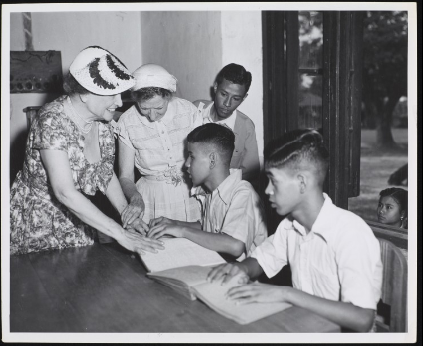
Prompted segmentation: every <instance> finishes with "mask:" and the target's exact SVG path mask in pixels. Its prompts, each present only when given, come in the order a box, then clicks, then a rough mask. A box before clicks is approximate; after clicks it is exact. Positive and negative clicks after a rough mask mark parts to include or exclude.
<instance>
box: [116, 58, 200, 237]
mask: <svg viewBox="0 0 423 346" xmlns="http://www.w3.org/2000/svg"><path fill="white" fill-rule="evenodd" d="M133 76H134V77H135V79H136V84H135V86H134V87H133V88H132V89H131V96H132V99H133V100H134V101H135V102H136V104H135V105H134V106H132V107H131V108H130V109H128V110H127V111H126V112H125V113H123V114H122V115H121V117H120V119H119V122H118V129H117V132H118V134H119V181H120V183H121V186H122V189H123V192H124V194H125V196H126V198H127V199H128V202H129V207H130V208H132V213H134V215H142V219H143V221H144V222H145V225H144V226H145V230H146V231H147V230H148V226H147V224H148V223H149V222H150V220H152V219H155V218H158V217H160V216H164V217H167V218H170V219H174V220H179V221H187V222H193V221H197V220H198V219H200V208H199V206H198V204H197V202H196V200H195V198H193V197H191V196H190V185H189V184H190V179H189V178H188V177H187V176H186V172H185V171H184V170H183V168H184V162H185V158H186V137H187V135H188V133H190V132H191V131H192V130H193V129H194V128H195V127H197V126H199V125H201V124H202V118H201V117H200V116H197V108H196V107H195V106H194V105H193V104H192V103H191V102H189V101H187V100H184V99H181V98H178V97H175V96H173V93H174V92H175V91H176V84H177V80H176V78H175V77H174V76H172V75H171V74H169V73H168V72H167V71H166V70H165V69H164V68H163V67H161V66H158V65H154V64H146V65H142V66H141V67H139V68H138V69H137V70H135V71H134V73H133ZM134 165H135V167H136V168H137V169H138V170H139V172H140V173H141V178H140V179H139V180H138V181H137V182H135V175H134Z"/></svg>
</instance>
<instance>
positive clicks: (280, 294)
mask: <svg viewBox="0 0 423 346" xmlns="http://www.w3.org/2000/svg"><path fill="white" fill-rule="evenodd" d="M290 289H292V287H288V286H274V285H266V284H260V283H254V284H250V285H244V286H237V287H232V288H231V289H229V290H228V292H227V293H226V298H227V299H229V300H232V301H234V302H235V303H236V304H250V303H274V302H285V301H286V294H287V293H288V291H289V290H290Z"/></svg>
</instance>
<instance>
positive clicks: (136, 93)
mask: <svg viewBox="0 0 423 346" xmlns="http://www.w3.org/2000/svg"><path fill="white" fill-rule="evenodd" d="M157 95H158V96H161V97H163V98H169V97H171V96H172V92H171V91H169V90H167V89H164V88H159V87H146V88H141V89H138V90H133V91H131V99H132V100H133V101H135V102H141V101H147V100H150V99H152V98H153V97H154V96H157Z"/></svg>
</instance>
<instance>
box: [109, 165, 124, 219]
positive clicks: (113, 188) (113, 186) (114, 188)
mask: <svg viewBox="0 0 423 346" xmlns="http://www.w3.org/2000/svg"><path fill="white" fill-rule="evenodd" d="M106 196H107V198H108V199H109V201H110V203H112V205H113V207H114V208H115V209H116V210H117V211H118V212H119V214H122V212H123V210H124V209H125V208H126V207H127V205H128V202H127V201H126V198H125V195H124V193H123V191H122V187H121V185H120V184H119V180H118V179H117V177H116V175H115V174H114V173H113V177H112V180H111V181H110V183H109V186H108V187H107V191H106Z"/></svg>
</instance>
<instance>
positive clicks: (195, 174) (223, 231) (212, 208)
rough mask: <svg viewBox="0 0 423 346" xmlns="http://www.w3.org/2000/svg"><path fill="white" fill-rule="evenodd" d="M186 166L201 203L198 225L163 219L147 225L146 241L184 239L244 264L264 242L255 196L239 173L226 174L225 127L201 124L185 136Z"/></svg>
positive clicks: (228, 138) (230, 143)
mask: <svg viewBox="0 0 423 346" xmlns="http://www.w3.org/2000/svg"><path fill="white" fill-rule="evenodd" d="M187 142H188V158H187V160H186V162H185V166H186V167H187V170H188V173H189V174H190V177H191V179H192V183H193V186H194V187H193V189H192V192H191V193H192V194H193V195H195V196H196V198H197V199H198V200H199V202H200V203H201V209H202V220H201V221H200V222H182V221H176V220H170V219H167V218H164V217H160V218H157V219H154V220H152V221H151V222H150V230H149V232H148V237H151V238H154V239H158V238H160V237H161V236H163V235H171V236H174V237H181V238H187V239H189V240H191V241H193V242H195V243H197V244H199V245H201V246H204V247H205V248H208V249H210V250H214V251H217V252H220V253H221V254H222V255H229V256H230V257H229V258H231V259H243V258H245V257H246V256H249V255H250V254H251V253H252V251H253V250H254V249H255V248H256V247H257V246H258V245H259V244H261V243H262V242H263V241H264V240H265V239H266V238H267V228H266V223H265V221H264V212H263V207H262V202H261V200H260V197H259V196H258V195H257V193H256V192H255V190H254V188H253V187H252V185H251V184H250V183H249V182H247V181H245V180H242V172H241V170H240V169H231V170H230V168H229V167H230V162H231V157H232V153H233V150H234V142H235V135H234V133H233V132H232V131H231V130H230V129H228V128H227V127H225V126H221V125H218V124H214V123H208V124H204V125H202V126H199V127H197V128H196V129H194V130H193V131H191V132H190V133H189V134H188V137H187Z"/></svg>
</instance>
